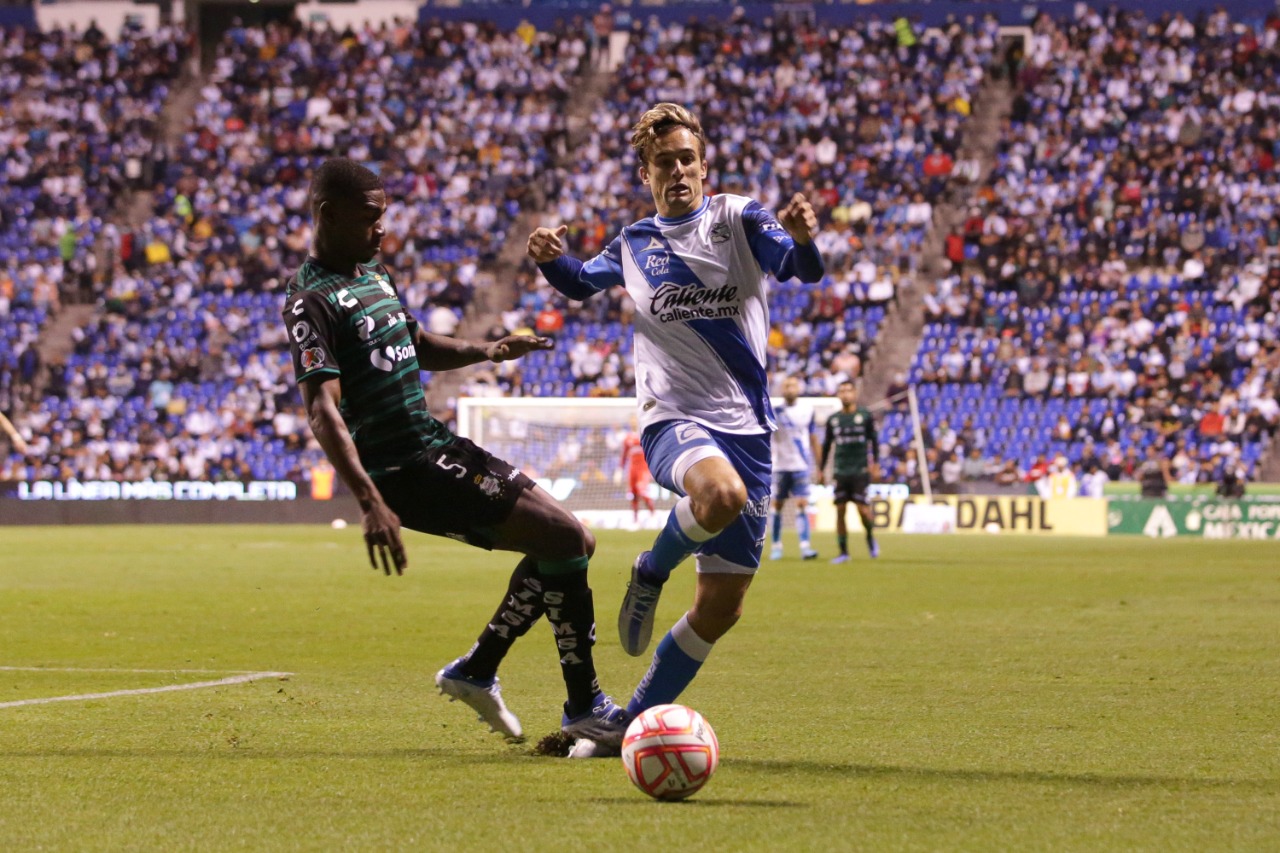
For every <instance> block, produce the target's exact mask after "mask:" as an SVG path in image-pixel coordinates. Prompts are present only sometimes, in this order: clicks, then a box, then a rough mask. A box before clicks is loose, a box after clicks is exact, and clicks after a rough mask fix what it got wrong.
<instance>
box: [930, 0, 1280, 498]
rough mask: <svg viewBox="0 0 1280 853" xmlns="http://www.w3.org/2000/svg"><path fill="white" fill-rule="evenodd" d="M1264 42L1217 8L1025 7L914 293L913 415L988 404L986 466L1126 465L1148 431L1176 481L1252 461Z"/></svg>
mask: <svg viewBox="0 0 1280 853" xmlns="http://www.w3.org/2000/svg"><path fill="white" fill-rule="evenodd" d="M1278 34H1280V18H1276V17H1273V18H1271V19H1269V20H1268V21H1266V22H1264V23H1262V24H1261V25H1256V26H1255V25H1246V24H1243V23H1241V22H1239V21H1232V20H1231V19H1230V18H1229V17H1228V15H1227V13H1226V12H1225V11H1223V10H1219V11H1217V12H1215V13H1214V14H1212V15H1208V16H1205V17H1203V18H1202V19H1200V20H1198V21H1197V22H1195V23H1193V22H1191V21H1189V20H1188V19H1187V18H1185V17H1184V16H1182V15H1180V14H1179V15H1173V16H1165V17H1163V18H1161V19H1159V20H1152V19H1149V18H1147V17H1145V16H1144V15H1143V14H1142V13H1141V12H1136V13H1129V12H1121V11H1116V10H1113V11H1111V12H1108V13H1105V14H1103V13H1100V12H1098V11H1095V10H1093V9H1088V8H1085V7H1081V9H1080V10H1079V11H1078V12H1077V14H1076V16H1075V17H1074V18H1073V19H1071V20H1056V21H1055V20H1054V19H1053V18H1051V17H1049V16H1047V15H1042V16H1040V18H1038V19H1037V21H1036V24H1035V27H1034V34H1033V36H1032V38H1031V40H1030V49H1029V50H1028V52H1027V54H1026V56H1025V61H1024V63H1023V65H1022V67H1021V69H1020V72H1019V81H1018V82H1019V84H1020V85H1019V94H1018V96H1017V98H1016V100H1015V103H1014V106H1013V113H1012V116H1011V120H1010V122H1009V123H1008V125H1007V127H1006V129H1005V132H1004V133H1003V134H1002V137H1001V139H1000V143H999V151H998V160H997V164H996V169H995V171H994V173H993V175H992V178H991V180H990V181H989V183H988V184H987V185H985V186H983V187H982V188H981V189H980V191H979V192H978V193H977V194H976V203H975V204H974V205H973V207H972V208H971V209H970V210H969V211H968V213H967V216H966V217H965V218H964V221H963V226H962V228H961V229H959V230H958V231H957V232H956V233H955V234H952V235H950V236H949V238H948V246H947V248H948V254H949V256H950V259H951V260H952V261H953V263H954V264H955V266H954V268H953V274H952V275H950V276H948V277H945V278H943V279H942V280H940V281H938V282H936V283H933V284H931V285H930V286H929V289H928V293H927V295H926V297H925V312H926V320H927V321H928V323H929V324H930V325H929V326H928V327H927V329H926V338H925V341H924V344H923V345H922V347H921V349H920V352H919V355H918V356H917V359H916V362H915V365H914V367H913V371H912V375H911V377H910V379H911V380H912V381H913V382H917V383H924V385H925V390H924V392H923V393H922V397H925V398H926V399H928V400H931V401H936V402H934V403H933V404H932V405H929V406H927V407H926V408H927V409H928V410H929V411H931V412H932V413H934V415H935V423H934V424H931V425H936V419H937V418H946V417H948V416H950V417H952V418H954V417H955V416H956V414H957V413H958V412H961V411H975V410H976V411H977V412H979V413H982V414H987V413H990V414H992V415H993V418H991V419H990V421H989V422H990V423H992V424H993V425H994V426H995V430H993V431H992V432H993V434H992V435H991V436H990V438H991V439H992V440H991V442H990V445H989V446H987V445H986V444H984V442H983V436H982V435H981V434H980V433H981V431H979V435H978V436H976V437H975V439H974V440H975V441H976V442H977V443H978V447H979V449H980V450H981V451H982V452H983V453H985V454H987V455H989V456H990V457H991V459H992V465H993V467H996V468H1002V467H1003V464H1002V460H1005V459H1009V460H1012V461H1014V462H1015V463H1016V464H1017V465H1018V466H1020V467H1022V468H1023V469H1024V470H1028V471H1030V470H1031V469H1033V468H1034V467H1035V465H1036V464H1037V463H1038V462H1039V461H1040V460H1038V458H1037V457H1039V456H1040V454H1042V453H1046V452H1047V453H1049V454H1050V455H1056V454H1065V455H1066V456H1067V457H1068V459H1069V460H1070V461H1071V462H1073V463H1075V464H1077V465H1078V466H1079V467H1080V468H1082V469H1084V470H1093V469H1098V470H1105V471H1106V472H1107V473H1108V475H1109V476H1111V477H1112V479H1116V478H1121V477H1124V478H1128V477H1132V476H1133V474H1134V472H1135V471H1136V470H1137V469H1138V468H1139V467H1140V466H1141V463H1142V451H1141V448H1143V447H1145V446H1148V445H1152V444H1154V445H1156V446H1157V447H1159V448H1160V451H1161V455H1163V456H1164V457H1165V458H1167V459H1169V460H1171V461H1172V471H1171V474H1172V476H1173V477H1174V478H1176V479H1177V480H1179V481H1182V482H1197V481H1200V482H1203V481H1216V480H1218V479H1220V478H1221V476H1222V473H1223V471H1224V469H1234V468H1235V467H1236V466H1237V465H1239V464H1241V463H1243V464H1244V466H1245V468H1246V469H1249V468H1251V467H1252V465H1253V464H1254V463H1255V462H1256V461H1257V459H1258V458H1259V456H1260V455H1261V452H1262V450H1263V448H1264V446H1265V445H1266V443H1267V442H1268V441H1269V440H1270V437H1271V436H1273V435H1274V434H1275V431H1276V427H1277V423H1280V407H1278V405H1277V396H1278V394H1280V340H1278V338H1277V322H1276V318H1277V316H1280V207H1278V206H1277V202H1278V201H1280V173H1278V172H1277V169H1276V160H1277V157H1280V135H1278V133H1277V128H1278V127H1280V87H1278V86H1277V84H1276V79H1277V77H1276V73H1277V69H1280V47H1278V45H1277V35H1278ZM957 384H958V385H959V386H961V387H960V388H956V387H954V386H955V385H957ZM1008 427H1015V428H1016V429H1012V430H1010V429H1006V428H1008ZM1046 438H1047V439H1048V440H1046ZM971 446H973V445H972V442H970V443H962V444H961V446H960V453H961V455H963V453H964V450H965V448H967V447H971ZM942 452H943V453H944V454H946V453H947V451H945V450H944V451H942Z"/></svg>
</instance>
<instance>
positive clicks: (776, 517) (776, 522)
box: [773, 509, 782, 542]
mask: <svg viewBox="0 0 1280 853" xmlns="http://www.w3.org/2000/svg"><path fill="white" fill-rule="evenodd" d="M773 541H774V542H781V541H782V513H781V512H779V511H778V510H776V509H775V510H774V511H773Z"/></svg>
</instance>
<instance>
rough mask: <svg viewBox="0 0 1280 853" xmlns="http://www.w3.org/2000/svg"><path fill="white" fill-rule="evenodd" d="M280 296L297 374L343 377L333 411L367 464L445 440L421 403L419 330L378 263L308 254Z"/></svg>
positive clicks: (395, 459)
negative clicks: (342, 263) (346, 266)
mask: <svg viewBox="0 0 1280 853" xmlns="http://www.w3.org/2000/svg"><path fill="white" fill-rule="evenodd" d="M285 295H286V300H285V301H286V308H285V315H284V319H285V323H286V324H288V325H289V326H290V330H289V331H290V337H291V338H292V340H293V345H294V350H295V353H296V354H295V362H294V364H295V367H296V372H297V377H298V381H299V382H305V381H306V380H308V379H310V378H312V377H323V376H341V377H342V378H343V383H342V388H343V392H344V393H343V397H342V406H341V409H340V411H341V413H342V418H343V420H344V421H346V424H347V429H348V430H350V432H351V438H352V439H353V440H354V441H355V444H356V450H357V452H358V453H359V455H360V461H361V462H362V463H363V464H364V467H365V469H366V470H367V471H369V472H370V473H373V474H380V473H383V472H385V471H387V470H388V469H391V468H394V467H396V466H398V465H400V463H401V462H403V461H404V460H405V459H407V458H409V457H411V456H413V455H414V454H416V453H421V452H423V451H426V450H430V449H432V448H435V447H440V446H442V445H446V444H449V443H450V442H451V441H452V440H453V434H452V433H451V432H450V431H449V429H448V428H447V427H446V426H445V425H444V424H442V423H440V422H439V421H438V420H436V419H435V418H433V417H432V416H431V413H430V412H429V411H428V410H427V398H426V394H425V393H424V392H423V390H422V380H421V378H420V377H419V370H420V367H419V364H418V356H417V350H416V348H415V346H414V342H415V341H416V340H417V338H418V334H419V332H420V331H421V329H420V328H419V326H418V321H417V320H415V319H414V318H413V315H412V314H410V313H409V312H408V311H406V310H405V309H404V306H403V305H401V304H400V298H399V296H398V295H397V293H396V289H395V286H394V284H393V283H392V281H391V275H390V273H388V272H387V271H386V269H385V268H383V266H382V265H381V264H377V263H369V264H357V265H356V269H355V276H354V277H348V276H345V275H341V274H339V273H335V272H333V271H331V270H328V269H326V268H325V267H323V266H321V264H320V263H319V262H318V261H316V260H315V259H314V258H310V259H308V260H307V261H306V263H304V264H303V265H302V268H301V269H300V270H298V274H297V275H296V276H295V277H294V279H293V281H292V282H290V284H289V287H288V289H287V290H286V291H285Z"/></svg>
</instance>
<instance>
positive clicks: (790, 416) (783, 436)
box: [769, 376, 818, 560]
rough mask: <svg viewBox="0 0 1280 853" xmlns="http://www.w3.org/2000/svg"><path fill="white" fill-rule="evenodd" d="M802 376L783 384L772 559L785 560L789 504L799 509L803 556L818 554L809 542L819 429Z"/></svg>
mask: <svg viewBox="0 0 1280 853" xmlns="http://www.w3.org/2000/svg"><path fill="white" fill-rule="evenodd" d="M802 387H803V385H802V382H801V379H800V377H799V376H788V377H787V378H786V379H785V380H783V383H782V407H781V408H780V409H778V412H777V421H778V431H777V432H775V433H774V434H773V547H772V548H771V549H770V551H769V559H771V560H781V559H782V513H783V511H784V510H785V509H786V508H787V501H791V502H792V503H794V504H795V507H796V532H797V533H799V534H800V557H801V558H802V559H805V560H814V559H817V557H818V552H817V551H815V550H813V546H812V545H810V543H809V471H810V470H811V469H812V468H813V461H814V460H815V459H817V458H818V427H817V423H816V420H815V418H816V416H815V415H814V413H813V406H812V405H811V404H809V403H806V402H804V401H803V400H801V399H800V390H801V388H802Z"/></svg>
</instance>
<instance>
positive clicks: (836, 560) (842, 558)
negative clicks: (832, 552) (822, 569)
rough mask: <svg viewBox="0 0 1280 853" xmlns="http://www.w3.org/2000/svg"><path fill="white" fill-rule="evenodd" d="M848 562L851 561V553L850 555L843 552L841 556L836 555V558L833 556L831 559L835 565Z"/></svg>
mask: <svg viewBox="0 0 1280 853" xmlns="http://www.w3.org/2000/svg"><path fill="white" fill-rule="evenodd" d="M847 562H849V555H848V554H841V555H840V556H839V557H835V558H833V559H832V560H831V564H832V565H833V566H838V565H840V564H841V563H847Z"/></svg>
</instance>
